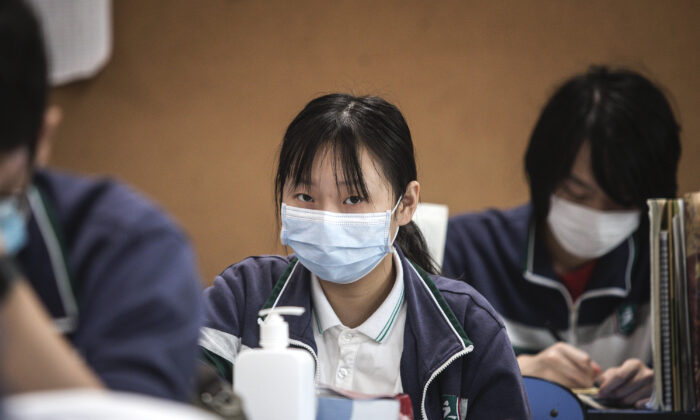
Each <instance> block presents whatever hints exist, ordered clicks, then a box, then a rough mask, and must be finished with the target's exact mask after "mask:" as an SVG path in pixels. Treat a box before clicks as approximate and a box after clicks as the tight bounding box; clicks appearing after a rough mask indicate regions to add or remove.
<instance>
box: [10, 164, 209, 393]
mask: <svg viewBox="0 0 700 420" xmlns="http://www.w3.org/2000/svg"><path fill="white" fill-rule="evenodd" d="M28 199H29V203H30V209H31V215H30V219H29V223H28V234H29V235H28V237H29V239H28V243H27V245H26V246H25V247H24V248H23V249H22V250H21V252H20V253H19V254H18V256H17V260H18V263H19V264H20V266H21V268H22V271H23V272H24V274H25V276H26V277H27V278H28V280H29V282H30V283H31V285H32V286H33V288H34V290H35V292H36V293H37V295H38V297H39V298H40V300H41V301H42V303H43V304H44V306H45V308H46V310H47V311H48V312H49V314H50V315H51V317H53V320H54V324H55V326H56V327H57V329H58V330H59V331H61V332H62V333H63V334H64V335H65V337H66V338H67V339H68V340H69V341H70V342H71V343H72V344H73V346H74V347H75V348H76V349H77V351H78V352H79V353H80V355H81V356H82V357H83V358H84V360H85V361H86V362H87V364H88V365H89V366H90V367H91V368H92V370H93V371H94V372H95V373H96V374H97V375H98V376H99V377H100V379H101V380H102V381H103V382H104V383H105V384H106V385H107V386H108V387H109V388H111V389H115V390H120V391H129V392H136V393H144V394H149V395H152V396H157V397H164V398H168V399H176V400H186V399H188V398H189V397H190V387H191V383H192V382H191V380H192V378H193V375H194V368H195V365H196V359H197V354H198V347H197V337H198V335H199V327H200V323H201V300H200V297H201V286H200V283H199V276H198V274H197V269H196V264H195V260H194V257H193V253H192V250H191V248H190V246H189V244H188V241H187V239H186V238H185V236H184V235H183V234H182V232H180V230H179V229H178V228H177V227H176V226H175V225H174V223H173V222H172V221H170V220H169V219H168V218H167V217H166V216H165V215H164V214H163V212H161V211H160V210H158V209H157V208H156V207H155V206H154V205H152V204H151V203H150V202H148V201H147V200H145V199H144V198H142V197H140V196H139V195H137V194H135V193H134V192H132V191H131V190H129V189H127V188H126V187H124V186H122V185H120V184H118V183H115V182H113V181H108V180H97V179H90V178H81V177H75V176H72V175H68V174H64V173H59V172H54V171H40V172H37V173H36V174H35V177H34V179H33V185H32V186H31V188H30V190H29V192H28Z"/></svg>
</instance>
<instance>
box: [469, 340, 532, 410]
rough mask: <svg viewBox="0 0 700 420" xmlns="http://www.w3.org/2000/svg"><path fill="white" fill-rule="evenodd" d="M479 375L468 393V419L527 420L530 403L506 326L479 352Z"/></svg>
mask: <svg viewBox="0 0 700 420" xmlns="http://www.w3.org/2000/svg"><path fill="white" fill-rule="evenodd" d="M479 357H480V360H479V361H478V364H477V366H478V368H477V369H478V372H479V374H478V375H476V376H474V379H473V382H472V384H471V386H470V392H469V394H470V395H472V399H471V401H469V407H468V411H467V418H468V419H493V420H505V419H518V420H519V419H529V418H530V406H529V404H528V400H527V394H526V393H525V388H524V387H523V382H522V376H521V374H520V368H519V367H518V363H517V360H516V358H515V354H514V353H513V348H512V346H511V344H510V341H509V340H508V336H507V334H506V331H505V328H503V327H501V328H500V329H499V330H497V332H496V334H495V335H494V337H493V338H492V339H491V340H490V341H489V344H488V345H487V346H486V348H484V349H483V351H481V352H480V354H479Z"/></svg>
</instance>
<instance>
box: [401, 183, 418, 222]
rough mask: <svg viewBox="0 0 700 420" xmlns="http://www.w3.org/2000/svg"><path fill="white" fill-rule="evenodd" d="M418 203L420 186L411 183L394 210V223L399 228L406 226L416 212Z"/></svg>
mask: <svg viewBox="0 0 700 420" xmlns="http://www.w3.org/2000/svg"><path fill="white" fill-rule="evenodd" d="M419 201H420V184H419V183H418V181H411V182H409V183H408V186H407V187H406V191H404V193H403V197H402V198H401V202H400V203H399V207H398V208H397V209H396V222H397V223H398V225H399V226H404V225H407V224H408V223H409V222H410V221H411V219H412V218H413V214H414V213H415V212H416V208H417V207H418V202H419Z"/></svg>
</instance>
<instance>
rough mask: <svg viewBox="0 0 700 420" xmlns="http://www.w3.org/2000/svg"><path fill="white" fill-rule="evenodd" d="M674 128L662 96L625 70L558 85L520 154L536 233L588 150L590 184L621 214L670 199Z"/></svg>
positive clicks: (597, 71)
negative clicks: (584, 145) (580, 155)
mask: <svg viewBox="0 0 700 420" xmlns="http://www.w3.org/2000/svg"><path fill="white" fill-rule="evenodd" d="M679 132H680V126H679V125H678V123H677V122H676V119H675V118H674V116H673V111H672V109H671V106H670V104H669V102H668V100H667V99H666V97H665V96H664V94H663V92H662V91H661V89H660V88H659V87H657V86H655V85H654V84H653V83H652V82H651V81H649V80H648V79H646V78H645V77H643V76H642V75H640V74H639V73H636V72H634V71H631V70H624V69H621V70H615V71H611V70H609V69H608V68H606V67H602V66H597V67H592V68H591V69H590V70H589V71H588V72H587V73H585V74H580V75H577V76H575V77H573V78H571V79H569V80H567V81H566V82H564V84H563V85H561V86H560V87H559V88H558V89H557V91H556V92H555V93H554V95H553V96H552V97H551V99H550V100H549V102H547V104H546V105H545V107H544V109H543V110H542V114H541V115H540V117H539V120H538V121H537V124H536V125H535V128H534V130H533V132H532V136H531V137H530V144H529V146H528V149H527V152H526V154H525V170H526V172H527V176H528V180H529V182H530V194H531V198H532V202H533V206H534V210H535V218H536V221H537V222H538V224H539V225H543V223H541V222H543V221H544V220H545V219H546V217H547V213H548V212H549V198H550V196H551V194H552V193H553V192H554V190H555V189H556V188H557V187H558V185H559V183H560V182H561V181H563V180H564V179H565V178H566V177H568V176H569V175H570V172H571V167H572V165H573V162H574V159H575V158H576V154H577V153H578V151H579V149H580V148H581V145H582V143H583V142H585V141H589V142H590V146H591V161H592V166H593V168H592V169H593V176H594V177H595V180H596V182H597V183H598V184H599V185H600V187H601V188H602V189H603V191H605V193H606V194H607V195H608V196H609V197H610V198H611V199H612V200H613V201H615V202H616V203H618V204H620V205H622V206H625V207H636V208H639V209H645V208H646V200H647V199H648V198H672V197H675V196H676V190H677V182H676V170H677V168H678V160H679V158H680V153H681V145H680V139H679Z"/></svg>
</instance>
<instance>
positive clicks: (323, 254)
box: [280, 198, 401, 284]
mask: <svg viewBox="0 0 700 420" xmlns="http://www.w3.org/2000/svg"><path fill="white" fill-rule="evenodd" d="M399 202H401V199H400V198H399V201H398V202H397V203H396V206H394V208H393V209H392V210H387V211H383V212H378V213H334V212H330V211H321V210H309V209H302V208H298V207H292V206H288V205H286V204H284V203H282V231H281V232H280V239H281V240H282V244H283V245H285V246H289V247H291V248H292V249H293V250H294V253H295V254H296V257H297V258H298V259H299V261H300V262H301V263H302V264H303V265H304V267H306V268H307V269H309V271H311V272H312V273H314V274H316V275H317V276H318V277H319V278H321V279H323V280H326V281H330V282H333V283H339V284H346V283H352V282H355V281H357V280H359V279H361V278H362V277H364V276H366V275H367V274H368V273H369V272H370V271H372V270H373V269H374V268H375V267H376V266H377V265H379V263H380V262H381V260H382V259H383V258H384V256H385V255H386V254H388V253H389V252H391V247H392V244H393V243H394V239H395V238H396V235H397V234H398V230H397V231H396V233H394V234H392V232H391V217H392V215H393V214H394V211H396V208H397V207H398V205H399Z"/></svg>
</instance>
